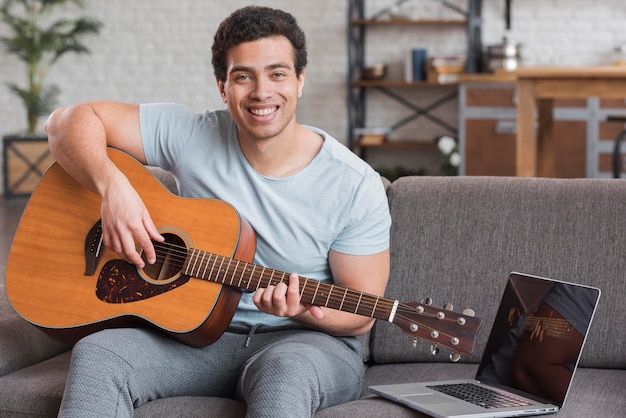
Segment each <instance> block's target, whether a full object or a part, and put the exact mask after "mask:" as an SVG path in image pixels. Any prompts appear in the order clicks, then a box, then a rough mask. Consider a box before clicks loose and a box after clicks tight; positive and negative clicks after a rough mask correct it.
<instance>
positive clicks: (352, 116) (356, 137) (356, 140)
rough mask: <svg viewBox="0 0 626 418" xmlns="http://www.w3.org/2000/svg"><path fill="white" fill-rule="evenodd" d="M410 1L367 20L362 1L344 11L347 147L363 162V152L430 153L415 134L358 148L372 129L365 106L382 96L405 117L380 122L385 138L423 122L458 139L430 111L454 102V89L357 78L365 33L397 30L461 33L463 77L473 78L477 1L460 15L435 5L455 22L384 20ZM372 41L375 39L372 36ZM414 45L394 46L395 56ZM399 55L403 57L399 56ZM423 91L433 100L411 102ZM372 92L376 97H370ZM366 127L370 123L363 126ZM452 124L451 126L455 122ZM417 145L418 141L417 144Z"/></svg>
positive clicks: (476, 57) (419, 0)
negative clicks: (457, 30)
mask: <svg viewBox="0 0 626 418" xmlns="http://www.w3.org/2000/svg"><path fill="white" fill-rule="evenodd" d="M409 1H411V0H397V1H395V3H391V6H390V7H389V8H385V9H382V10H379V11H377V12H375V13H372V14H366V12H365V6H366V1H365V0H349V6H348V28H349V31H348V82H347V89H348V91H347V98H348V118H349V120H348V141H349V145H350V147H351V148H352V149H353V150H355V151H358V152H359V153H360V154H361V156H362V157H364V158H365V152H366V150H368V149H380V148H387V149H402V150H405V149H418V150H419V149H424V147H427V148H428V147H429V148H431V149H433V148H435V147H436V145H435V143H434V141H424V140H423V139H424V138H420V137H419V135H418V134H415V133H412V134H411V135H410V137H408V138H406V139H394V140H393V141H388V142H383V143H381V144H363V143H361V142H360V138H361V134H362V132H363V131H364V130H365V129H368V128H375V126H372V125H371V123H372V122H371V120H369V121H368V115H367V114H366V109H367V105H368V100H370V99H372V100H375V99H376V98H380V97H381V96H384V97H386V98H388V99H391V100H392V101H393V102H394V103H395V104H398V105H399V106H400V107H402V108H403V110H404V111H408V114H401V113H400V112H397V113H398V115H397V117H398V119H397V120H394V121H390V122H389V121H387V122H385V126H386V127H387V133H392V132H396V131H398V130H400V128H403V127H405V126H406V125H407V124H409V123H411V122H414V121H415V120H417V119H419V118H422V119H428V120H429V122H431V123H432V124H434V125H437V126H438V127H439V128H441V129H442V130H444V131H445V132H447V133H450V134H452V135H453V136H455V137H456V136H457V127H456V126H455V125H456V123H450V122H449V121H446V120H444V119H443V118H441V117H438V116H437V115H436V112H435V110H437V109H440V108H441V107H442V106H444V105H445V104H447V103H449V102H451V101H453V100H456V98H457V86H456V84H450V85H446V86H443V85H441V84H438V83H433V82H426V81H418V82H409V81H404V77H398V76H396V77H394V78H392V77H390V79H389V80H387V79H380V80H364V79H363V77H362V74H363V72H364V69H365V68H366V49H367V48H366V37H367V33H368V32H374V31H376V30H380V29H381V28H389V27H393V28H398V29H399V30H413V29H415V30H417V29H420V28H441V29H444V30H445V29H448V28H451V27H457V28H458V27H460V28H461V29H462V30H463V31H464V32H465V35H466V38H467V39H466V43H467V45H466V57H467V63H466V72H469V73H473V72H476V71H477V70H478V69H479V65H480V59H481V57H480V54H481V49H482V46H481V37H480V32H481V18H480V15H481V9H482V0H467V9H466V10H462V9H460V8H458V7H457V6H455V5H454V4H452V3H449V2H447V1H440V0H437V1H438V2H439V3H441V4H443V5H444V6H445V7H447V8H449V9H450V10H452V11H454V12H455V14H456V15H458V16H459V17H458V18H454V19H412V18H395V17H392V18H389V17H385V15H388V12H389V9H390V8H391V7H394V6H399V5H402V4H404V3H406V2H409ZM435 1H436V0H414V2H415V3H417V4H418V5H419V3H424V4H426V3H431V4H432V3H433V2H435ZM372 35H374V34H372ZM413 47H415V45H403V46H402V48H398V47H397V46H395V45H394V49H397V50H399V51H408V50H409V49H410V48H413ZM399 54H400V55H404V54H403V52H399ZM426 89H430V91H429V96H430V95H432V94H435V95H436V96H437V97H435V98H433V99H432V100H431V101H430V102H429V103H426V104H418V103H416V102H415V101H414V100H412V99H413V98H415V97H416V96H417V95H421V94H423V93H424V91H425V90H426ZM373 91H376V94H377V95H376V96H374V95H372V94H370V93H372V92H373ZM368 122H369V123H368ZM455 122H456V121H455ZM420 139H422V140H421V141H420Z"/></svg>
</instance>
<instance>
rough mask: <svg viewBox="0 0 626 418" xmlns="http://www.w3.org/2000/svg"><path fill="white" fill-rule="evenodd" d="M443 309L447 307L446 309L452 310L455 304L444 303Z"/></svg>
mask: <svg viewBox="0 0 626 418" xmlns="http://www.w3.org/2000/svg"><path fill="white" fill-rule="evenodd" d="M443 309H445V310H446V311H451V310H453V309H454V305H452V304H451V303H446V304H445V305H443Z"/></svg>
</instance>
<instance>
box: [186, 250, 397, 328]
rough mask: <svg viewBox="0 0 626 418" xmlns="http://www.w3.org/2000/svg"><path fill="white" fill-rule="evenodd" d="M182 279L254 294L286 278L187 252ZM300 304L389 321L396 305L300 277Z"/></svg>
mask: <svg viewBox="0 0 626 418" xmlns="http://www.w3.org/2000/svg"><path fill="white" fill-rule="evenodd" d="M183 273H184V274H185V275H188V276H191V277H195V278H198V279H204V280H208V281H211V282H215V283H220V284H223V285H227V286H234V287H238V288H240V289H246V290H250V291H255V290H257V289H260V288H266V287H269V286H275V285H277V284H279V283H288V279H289V274H288V273H285V272H281V271H278V270H274V269H270V268H266V267H260V266H257V265H254V264H251V263H246V262H243V261H239V260H234V259H232V258H228V257H224V256H220V255H217V254H213V253H209V252H205V251H200V250H196V249H190V250H189V252H188V256H187V258H186V260H185V264H184V265H183ZM299 289H300V301H301V302H302V303H305V304H310V305H316V306H324V307H327V308H331V309H336V310H339V311H344V312H350V313H354V314H358V315H363V316H369V317H371V318H377V319H384V320H389V318H390V316H391V315H392V311H393V307H394V303H395V301H393V300H391V299H385V298H383V297H380V296H375V295H370V294H367V293H363V292H358V291H355V290H351V289H348V288H345V287H340V286H335V285H332V284H328V283H323V282H320V281H318V280H313V279H307V278H305V277H300V287H299Z"/></svg>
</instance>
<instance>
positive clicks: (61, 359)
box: [0, 351, 71, 418]
mask: <svg viewBox="0 0 626 418" xmlns="http://www.w3.org/2000/svg"><path fill="white" fill-rule="evenodd" d="M70 356H71V352H70V351H67V352H65V353H63V354H60V355H58V356H56V357H53V358H51V359H48V360H45V361H42V362H41V363H37V364H35V365H33V366H30V367H26V368H24V369H21V370H17V371H15V372H13V373H10V374H8V375H6V376H3V377H0V416H2V417H6V418H10V417H56V415H57V413H58V411H59V407H60V405H61V398H62V396H63V390H64V388H65V380H66V378H67V369H68V365H69V361H70Z"/></svg>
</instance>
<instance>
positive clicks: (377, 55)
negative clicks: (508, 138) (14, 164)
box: [0, 0, 626, 141]
mask: <svg viewBox="0 0 626 418" xmlns="http://www.w3.org/2000/svg"><path fill="white" fill-rule="evenodd" d="M455 2H458V3H460V4H465V2H464V0H455ZM86 3H87V9H86V12H87V13H88V14H91V15H93V16H95V17H97V18H98V19H100V20H102V21H103V22H104V27H103V30H102V32H101V34H100V35H99V36H98V37H96V38H91V39H89V40H88V44H89V45H90V47H91V49H92V54H91V55H83V56H78V57H76V56H66V57H64V58H63V59H62V60H61V61H60V62H59V64H58V65H57V66H56V67H55V68H54V69H53V70H52V71H51V72H50V73H49V75H48V82H53V83H56V84H58V85H59V86H60V87H61V88H62V95H61V97H60V105H68V104H71V103H76V102H82V101H89V100H120V101H128V102H145V101H176V102H181V103H185V104H187V105H189V106H191V107H193V108H195V109H197V110H199V111H201V110H204V109H207V108H221V107H223V104H222V102H221V100H220V99H219V96H218V94H217V89H216V87H215V82H214V78H213V74H212V69H211V66H210V48H211V42H212V35H213V31H214V30H215V28H216V26H217V24H218V23H219V22H220V21H221V20H222V19H223V18H224V17H225V16H227V15H228V14H229V13H230V12H232V11H233V10H235V9H236V8H239V7H241V6H244V5H247V4H249V3H251V2H250V0H230V1H229V2H218V1H207V0H160V1H158V2H156V1H150V0H134V1H128V0H107V1H106V2H96V1H89V0H88V1H87V2H86ZM254 3H255V4H260V5H269V6H272V7H277V8H282V9H285V10H287V11H290V12H292V13H293V14H294V15H295V16H296V18H297V19H298V21H299V22H300V24H301V26H302V27H303V29H304V30H305V32H306V33H307V37H308V42H309V57H310V63H309V67H308V69H307V81H306V87H305V94H304V96H303V98H302V100H301V103H300V110H299V114H298V118H299V120H300V122H302V123H307V124H314V125H317V126H319V127H321V128H323V129H325V130H327V131H328V132H330V133H331V134H333V135H335V136H336V137H337V138H338V139H340V140H342V141H344V140H345V136H346V130H347V122H346V114H347V112H346V91H345V82H346V65H347V61H346V35H347V28H346V19H347V18H346V14H347V1H341V0H273V1H271V0H257V1H255V2H254ZM390 3H392V1H391V0H369V3H368V10H369V11H371V12H373V11H375V10H376V5H387V4H390ZM483 3H484V6H483V9H484V10H483V18H484V31H483V39H484V43H485V44H486V45H488V44H493V43H498V42H500V40H501V37H502V35H503V34H504V19H503V9H504V1H503V0H484V1H483ZM512 3H513V30H512V31H511V35H512V37H513V39H515V40H516V41H518V42H521V43H523V44H524V50H523V52H524V57H525V61H526V63H528V64H533V65H536V64H562V65H593V64H603V63H608V62H609V61H608V59H609V55H610V52H611V49H612V48H613V47H614V46H615V45H618V44H622V43H626V30H624V25H625V24H626V4H625V3H624V1H623V0H523V1H521V0H517V1H513V2H512ZM409 5H410V6H411V10H412V12H413V13H423V14H427V13H436V11H435V12H433V10H435V9H434V8H433V7H432V6H433V4H432V2H430V1H429V0H413V2H412V3H409ZM441 32H442V31H441V29H425V30H424V31H421V30H420V31H417V33H416V31H415V30H414V29H411V30H409V29H407V28H404V29H401V30H400V33H397V34H387V35H384V34H383V39H386V40H385V41H384V43H383V44H382V47H380V46H379V47H376V46H375V44H373V45H372V49H371V50H368V52H369V53H370V58H369V59H368V61H376V60H385V61H389V62H390V63H391V64H393V63H394V62H395V63H396V65H400V64H401V61H402V59H403V56H404V51H406V49H407V48H410V47H412V46H414V45H420V44H422V45H427V46H428V47H429V48H431V49H432V50H436V51H438V52H454V51H459V50H462V49H463V48H464V47H465V43H464V42H465V38H464V35H463V32H462V30H461V31H460V32H459V31H458V30H454V29H450V30H447V31H446V33H444V34H442V33H441ZM0 33H1V34H4V33H6V28H5V27H3V26H2V25H0ZM385 37H386V38H385ZM370 39H371V40H372V42H374V41H373V39H374V37H373V36H371V37H370ZM412 44H414V45H412ZM398 68H399V67H398ZM398 68H396V70H395V71H396V75H397V76H398V77H400V75H399V73H398V72H399V71H400V70H399V69H398ZM23 72H24V71H23V67H22V64H21V63H20V62H18V61H17V60H16V59H15V58H14V57H13V56H9V55H7V54H6V53H5V52H0V92H1V93H0V134H2V135H3V134H7V133H14V132H16V131H19V130H21V129H23V128H24V127H25V116H24V115H23V110H22V109H21V107H20V105H19V103H18V101H17V99H16V98H15V97H14V96H12V95H11V94H9V92H8V90H7V89H6V87H5V86H4V84H5V83H6V82H7V81H14V82H15V81H17V82H23V79H24V74H23ZM389 109H392V110H393V109H394V107H392V106H390V107H389V108H388V109H387V108H385V107H383V108H382V109H380V110H379V112H380V113H381V114H376V115H374V114H372V118H376V117H381V118H382V117H384V115H383V113H384V112H388V111H390V110H389ZM446 112H454V109H449V110H447V111H446ZM448 116H451V117H452V119H453V120H454V118H455V117H456V116H454V115H448Z"/></svg>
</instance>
